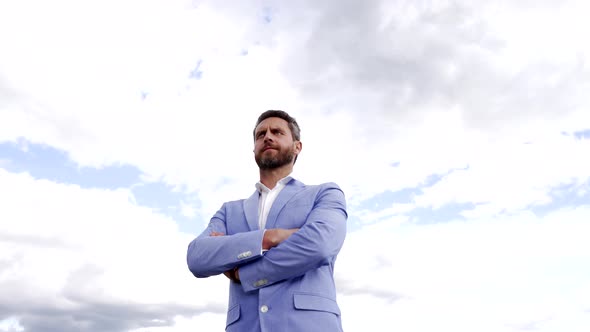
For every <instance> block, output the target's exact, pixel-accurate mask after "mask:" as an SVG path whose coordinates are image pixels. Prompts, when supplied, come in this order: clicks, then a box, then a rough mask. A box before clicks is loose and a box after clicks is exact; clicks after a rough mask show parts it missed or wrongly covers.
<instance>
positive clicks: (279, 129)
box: [254, 127, 285, 136]
mask: <svg viewBox="0 0 590 332" xmlns="http://www.w3.org/2000/svg"><path fill="white" fill-rule="evenodd" d="M270 131H271V132H275V131H280V132H283V133H284V132H285V129H283V128H281V127H270ZM262 133H266V128H263V129H260V130H258V131H256V132H255V133H254V135H255V136H258V135H259V134H262Z"/></svg>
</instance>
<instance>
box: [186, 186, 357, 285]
mask: <svg viewBox="0 0 590 332" xmlns="http://www.w3.org/2000/svg"><path fill="white" fill-rule="evenodd" d="M237 215H239V216H243V213H241V214H236V213H234V214H231V213H230V211H228V208H227V206H226V205H225V204H224V206H223V207H222V208H221V209H220V210H219V211H218V212H217V213H216V214H215V215H214V216H213V218H212V219H211V221H210V222H209V225H208V227H207V229H205V231H204V232H203V233H201V235H199V236H198V237H197V238H196V239H195V240H193V241H192V242H191V243H190V244H189V248H188V254H187V263H188V266H189V269H190V270H191V272H192V273H193V274H194V275H195V276H196V277H199V278H202V277H209V276H212V275H217V274H221V273H225V275H226V276H228V277H229V278H230V279H232V280H234V281H238V280H240V281H241V284H242V287H243V289H244V291H246V292H248V291H253V290H256V289H258V288H261V287H266V286H268V285H272V284H274V283H277V282H280V281H283V280H286V279H290V278H293V277H297V276H300V275H303V274H305V273H306V272H307V271H309V270H311V269H315V268H317V267H319V266H321V265H322V264H325V263H327V262H330V261H331V260H332V259H333V257H335V256H336V255H337V253H338V251H339V250H340V248H341V247H342V244H343V242H344V237H345V236H346V218H347V214H346V203H345V199H344V194H343V193H342V191H341V190H340V188H338V186H337V185H335V184H326V185H324V187H323V188H322V189H321V190H320V192H319V193H318V195H317V196H316V199H315V202H314V205H313V208H312V210H311V212H310V213H309V214H308V215H307V218H306V220H305V222H304V223H303V225H302V226H301V227H300V228H298V229H297V228H292V229H282V228H276V229H268V230H254V231H246V232H240V233H236V234H230V235H226V234H227V233H228V232H227V223H230V222H231V223H233V222H245V220H232V219H233V218H242V219H243V217H236V216H237ZM279 224H280V220H279ZM263 249H268V251H266V252H265V253H264V254H263Z"/></svg>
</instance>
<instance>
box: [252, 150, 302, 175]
mask: <svg viewBox="0 0 590 332" xmlns="http://www.w3.org/2000/svg"><path fill="white" fill-rule="evenodd" d="M293 152H294V149H293V148H290V149H287V150H284V151H282V150H278V151H277V154H276V155H274V156H264V151H263V152H262V153H259V154H256V155H255V156H254V159H255V160H256V164H258V167H259V168H260V169H264V170H269V169H275V168H279V167H282V166H285V165H287V164H290V163H291V162H293V158H294V155H295V154H294V153H293Z"/></svg>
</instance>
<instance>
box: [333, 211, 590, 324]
mask: <svg viewBox="0 0 590 332" xmlns="http://www.w3.org/2000/svg"><path fill="white" fill-rule="evenodd" d="M589 217H590V209H588V207H587V206H586V207H583V208H578V209H567V210H566V209H564V210H559V211H555V212H553V213H551V214H550V215H547V216H545V217H543V218H539V217H536V216H534V215H532V214H527V213H521V214H518V215H512V216H503V217H499V218H488V219H487V220H480V221H470V222H452V223H443V224H433V225H412V224H409V223H402V224H399V223H391V222H389V221H383V222H380V223H377V224H375V225H371V226H367V227H364V228H363V229H362V230H360V231H356V232H352V233H350V234H349V236H348V238H347V240H346V243H345V246H344V248H343V250H342V252H341V254H340V259H339V260H338V267H337V269H336V270H337V277H338V279H337V281H338V286H339V288H340V293H341V295H340V297H339V301H340V302H341V304H342V307H343V308H342V310H343V319H344V320H345V322H346V323H347V325H346V326H347V327H348V328H349V329H350V330H352V331H360V330H362V329H363V328H365V329H366V328H371V326H374V327H378V326H387V327H388V329H392V330H404V331H430V330H432V329H437V330H442V331H451V330H453V331H473V330H474V329H477V330H484V331H517V330H520V329H522V328H524V327H526V326H529V325H535V326H537V328H539V330H541V331H561V330H562V329H563V328H564V327H566V326H573V324H570V323H569V322H568V320H569V319H570V317H572V318H574V317H575V319H576V322H577V323H578V324H580V325H576V326H575V330H576V331H583V330H585V329H588V328H589V327H590V325H589V323H590V321H588V317H587V310H588V309H590V302H589V301H588V298H589V297H588V296H587V295H588V290H589V287H590V282H589V280H590V278H589V277H590V269H588V268H586V267H580V264H581V263H582V262H584V261H587V260H588V259H589V258H590V251H589V250H588V248H587V246H586V244H585V242H586V240H585V235H584V234H587V232H588V231H589V227H590V226H589V225H588V223H587V220H588V218H589ZM361 313H362V314H361ZM359 315H360V316H362V319H361V318H360V317H359ZM366 323H368V324H369V326H367V325H364V324H366Z"/></svg>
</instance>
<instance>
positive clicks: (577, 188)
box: [530, 180, 590, 216]
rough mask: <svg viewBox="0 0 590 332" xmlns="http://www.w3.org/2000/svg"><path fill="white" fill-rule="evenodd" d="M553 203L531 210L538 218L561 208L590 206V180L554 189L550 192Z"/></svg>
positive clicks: (532, 207) (536, 206)
mask: <svg viewBox="0 0 590 332" xmlns="http://www.w3.org/2000/svg"><path fill="white" fill-rule="evenodd" d="M549 196H551V202H550V203H547V204H542V205H533V206H531V207H530V209H531V210H532V211H533V213H535V214H536V215H538V216H544V215H546V214H547V213H549V212H551V211H553V210H557V209H560V208H568V207H571V208H573V207H577V206H582V205H590V180H588V181H586V182H584V183H581V184H580V183H569V184H564V185H561V186H558V187H555V188H553V189H552V190H551V191H550V192H549Z"/></svg>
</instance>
